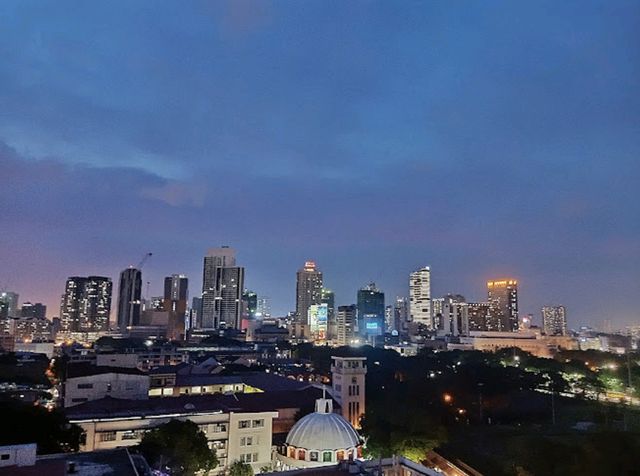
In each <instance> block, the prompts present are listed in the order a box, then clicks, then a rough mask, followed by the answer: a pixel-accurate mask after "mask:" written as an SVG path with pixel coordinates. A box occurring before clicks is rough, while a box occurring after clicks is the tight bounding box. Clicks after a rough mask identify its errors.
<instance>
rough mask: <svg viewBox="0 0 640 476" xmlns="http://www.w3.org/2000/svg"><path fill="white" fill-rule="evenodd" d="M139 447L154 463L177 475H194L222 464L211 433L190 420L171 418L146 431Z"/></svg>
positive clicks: (154, 465) (155, 465)
mask: <svg viewBox="0 0 640 476" xmlns="http://www.w3.org/2000/svg"><path fill="white" fill-rule="evenodd" d="M139 449H140V452H141V453H142V454H143V455H144V457H145V458H146V459H147V461H149V463H150V464H151V466H152V467H156V468H159V469H161V470H163V469H166V470H168V471H169V472H170V474H173V475H178V476H191V475H193V474H195V473H196V472H198V471H210V470H212V469H213V468H215V467H216V466H217V465H218V458H217V456H216V452H215V450H211V449H209V445H208V443H207V437H206V436H205V434H204V433H203V432H202V431H200V429H199V428H198V425H196V424H195V423H193V422H192V421H189V420H186V421H181V420H171V421H169V422H168V423H165V424H164V425H160V426H159V427H157V428H154V429H153V430H151V431H149V432H147V433H145V434H144V436H143V437H142V441H141V442H140V446H139Z"/></svg>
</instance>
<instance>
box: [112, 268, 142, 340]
mask: <svg viewBox="0 0 640 476" xmlns="http://www.w3.org/2000/svg"><path fill="white" fill-rule="evenodd" d="M141 307H142V271H140V270H139V269H137V268H133V267H130V268H127V269H125V270H123V271H122V272H121V273H120V286H119V288H118V329H120V330H121V331H123V330H125V329H126V328H127V327H132V326H138V325H140V308H141Z"/></svg>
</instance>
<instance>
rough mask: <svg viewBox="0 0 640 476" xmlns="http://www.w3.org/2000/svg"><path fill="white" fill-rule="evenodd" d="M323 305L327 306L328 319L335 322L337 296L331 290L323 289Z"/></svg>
mask: <svg viewBox="0 0 640 476" xmlns="http://www.w3.org/2000/svg"><path fill="white" fill-rule="evenodd" d="M320 300H321V301H322V304H326V305H327V313H328V314H327V317H328V319H329V322H333V321H335V318H336V296H335V294H334V293H333V291H332V290H331V289H327V288H322V292H321V298H320Z"/></svg>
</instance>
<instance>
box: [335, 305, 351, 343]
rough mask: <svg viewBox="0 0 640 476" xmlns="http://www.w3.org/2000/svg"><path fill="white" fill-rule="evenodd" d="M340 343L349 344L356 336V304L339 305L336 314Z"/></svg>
mask: <svg viewBox="0 0 640 476" xmlns="http://www.w3.org/2000/svg"><path fill="white" fill-rule="evenodd" d="M336 327H337V335H336V340H337V341H338V345H349V344H350V343H351V341H352V340H353V338H354V337H355V328H356V306H355V304H352V305H350V306H339V307H338V312H337V314H336Z"/></svg>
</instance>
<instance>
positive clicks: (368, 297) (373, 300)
mask: <svg viewBox="0 0 640 476" xmlns="http://www.w3.org/2000/svg"><path fill="white" fill-rule="evenodd" d="M357 297H358V301H357V303H358V304H357V307H358V334H359V335H360V336H362V337H363V338H364V339H365V340H367V341H373V340H374V339H375V337H376V336H381V335H383V334H384V332H385V326H384V318H385V312H384V293H383V292H382V291H380V290H379V289H378V288H377V287H376V283H369V284H368V285H367V286H365V287H363V288H361V289H359V290H358V296H357Z"/></svg>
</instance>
